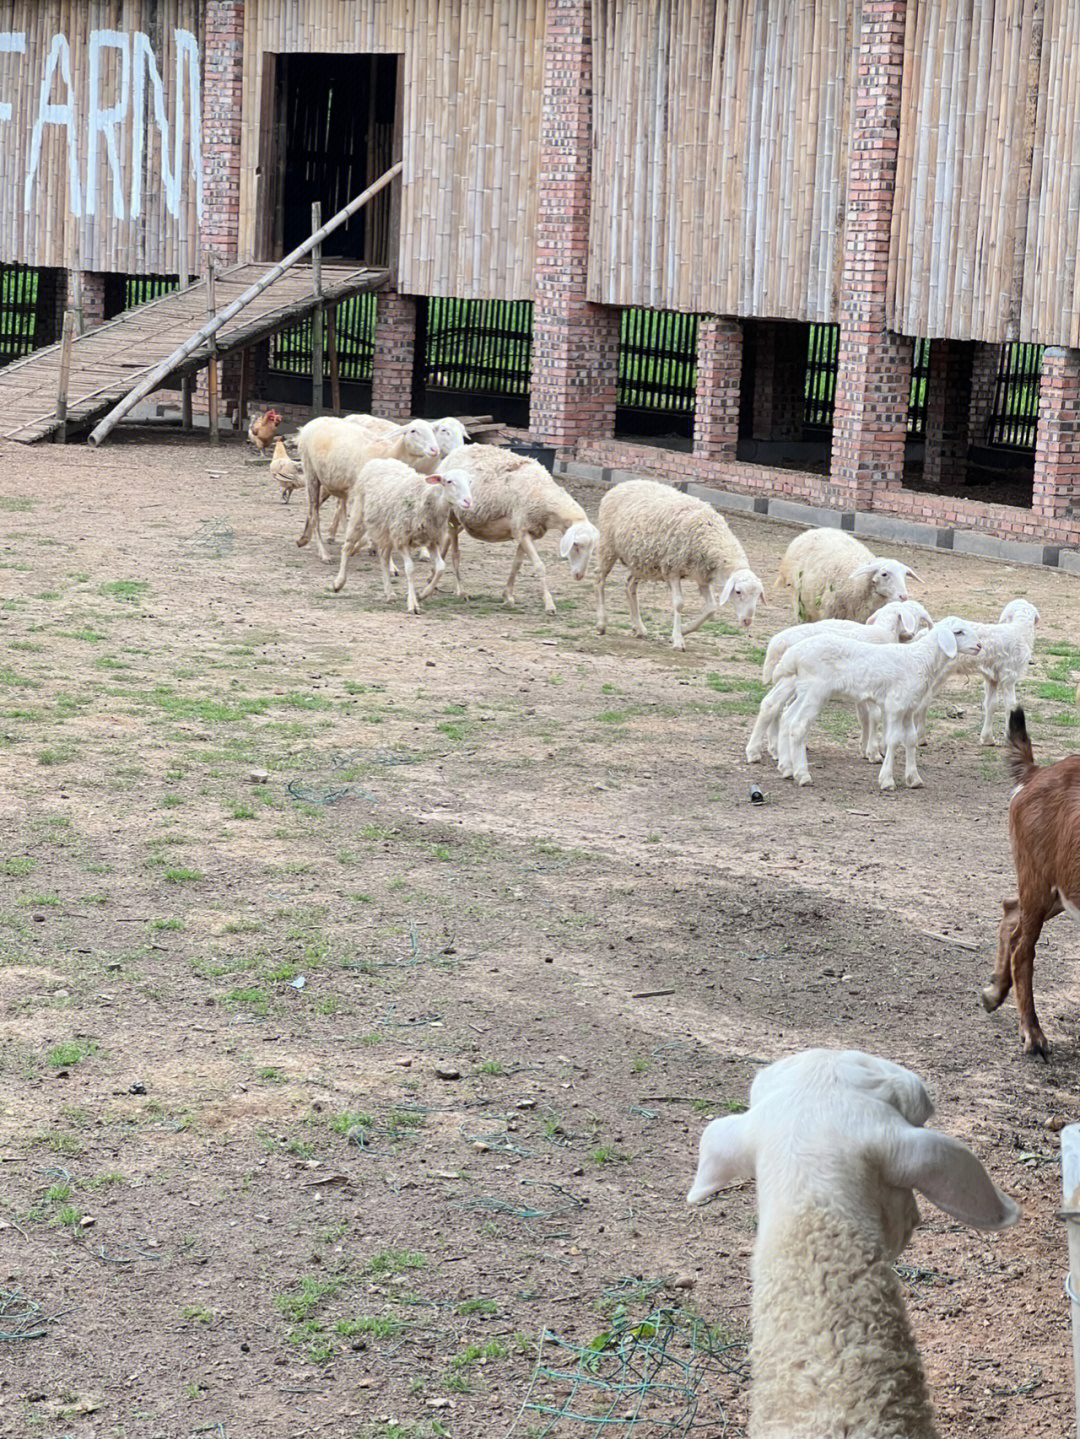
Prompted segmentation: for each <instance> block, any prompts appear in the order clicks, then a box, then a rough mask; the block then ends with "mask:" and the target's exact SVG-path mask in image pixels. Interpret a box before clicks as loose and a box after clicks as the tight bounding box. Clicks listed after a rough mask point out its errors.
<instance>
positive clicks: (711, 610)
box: [683, 585, 719, 639]
mask: <svg viewBox="0 0 1080 1439" xmlns="http://www.w3.org/2000/svg"><path fill="white" fill-rule="evenodd" d="M698 589H699V590H700V591H701V597H702V599H703V600H704V601H705V608H704V609H703V610H702V611H701V614H699V615H698V617H697V619H696V620H692V621H691V622H690V624H688V625H686V626H685V627H684V628H683V638H684V639H685V638H686V636H687V635H692V634H693V633H694V631H695V630H697V629H700V628H701V626H702V625H703V624H704V623H705V621H706V620H711V619H712V617H713V615H714V614H716V611H717V609H718V608H719V605H718V604H717V599H716V591H715V590H714V589H713V587H712V585H698Z"/></svg>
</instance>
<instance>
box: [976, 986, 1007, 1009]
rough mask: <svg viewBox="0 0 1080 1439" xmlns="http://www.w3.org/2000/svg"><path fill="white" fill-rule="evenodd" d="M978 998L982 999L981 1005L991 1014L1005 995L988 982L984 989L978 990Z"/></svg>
mask: <svg viewBox="0 0 1080 1439" xmlns="http://www.w3.org/2000/svg"><path fill="white" fill-rule="evenodd" d="M979 998H980V999H981V1000H982V1007H983V1009H985V1010H986V1012H987V1014H993V1012H994V1010H995V1009H997V1008H998V1006H999V1005H1000V1004H1001V1001H1002V1000H1003V999H1004V998H1005V996H1004V995H1003V994H999V993H998V991H997V987H996V986H995V985H993V984H988V985H987V986H986V988H985V989H981V990H980V991H979Z"/></svg>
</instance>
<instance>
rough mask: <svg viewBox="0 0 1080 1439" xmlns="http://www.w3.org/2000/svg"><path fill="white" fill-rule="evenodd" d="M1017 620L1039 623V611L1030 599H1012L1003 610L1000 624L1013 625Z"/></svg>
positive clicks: (1031, 623) (1026, 622)
mask: <svg viewBox="0 0 1080 1439" xmlns="http://www.w3.org/2000/svg"><path fill="white" fill-rule="evenodd" d="M1017 620H1020V621H1022V622H1023V623H1025V624H1030V625H1037V624H1038V623H1039V611H1038V610H1037V609H1036V608H1035V606H1034V605H1033V604H1032V603H1031V602H1030V600H1010V601H1009V603H1008V604H1007V605H1006V606H1005V608H1004V609H1003V610H1002V611H1001V615H1000V617H999V619H998V624H999V625H1011V624H1015V623H1016V622H1017Z"/></svg>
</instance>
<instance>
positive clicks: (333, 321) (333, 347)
mask: <svg viewBox="0 0 1080 1439" xmlns="http://www.w3.org/2000/svg"><path fill="white" fill-rule="evenodd" d="M326 353H327V357H328V358H329V360H330V404H331V406H332V408H333V411H334V414H335V415H340V414H341V376H340V374H339V373H338V357H337V306H336V305H331V306H330V307H329V309H328V310H327V312H326Z"/></svg>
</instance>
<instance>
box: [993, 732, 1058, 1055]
mask: <svg viewBox="0 0 1080 1439" xmlns="http://www.w3.org/2000/svg"><path fill="white" fill-rule="evenodd" d="M1009 769H1010V770H1011V771H1012V777H1013V779H1014V780H1015V782H1016V789H1015V790H1014V791H1013V796H1012V799H1011V800H1010V801H1009V844H1010V846H1011V848H1012V857H1013V865H1014V866H1015V868H1016V886H1017V896H1016V898H1015V899H1007V900H1005V901H1004V904H1003V908H1004V911H1005V913H1004V915H1003V916H1002V919H1001V925H1000V927H999V929H998V946H997V963H996V965H995V966H994V977H993V979H992V980H991V982H990V983H989V984H988V985H987V986H986V988H985V989H984V990H983V991H982V1002H983V1006H984V1007H985V1009H986V1010H987V1011H988V1012H991V1011H993V1010H995V1009H997V1007H998V1005H999V1004H1001V1002H1002V1000H1003V999H1004V998H1005V996H1006V995H1007V994H1008V992H1009V990H1010V989H1012V988H1013V987H1014V986H1015V990H1016V1008H1017V1010H1018V1012H1019V1015H1020V1038H1021V1039H1022V1040H1023V1044H1024V1050H1025V1052H1026V1053H1027V1054H1040V1055H1042V1057H1043V1058H1044V1059H1045V1058H1046V1056H1047V1055H1048V1054H1049V1053H1050V1044H1049V1041H1048V1040H1047V1038H1046V1036H1045V1035H1044V1034H1043V1032H1042V1028H1041V1026H1040V1024H1039V1019H1038V1015H1037V1014H1036V1013H1035V995H1034V991H1033V988H1032V971H1033V970H1034V967H1035V946H1036V945H1037V944H1038V942H1039V935H1040V934H1041V933H1042V928H1043V925H1044V924H1045V923H1046V921H1047V920H1048V919H1053V918H1054V916H1055V915H1058V914H1062V913H1064V912H1065V911H1066V910H1067V911H1068V912H1069V914H1070V915H1072V917H1073V918H1074V919H1076V918H1078V917H1080V755H1075V754H1074V755H1069V756H1068V758H1066V759H1063V760H1058V762H1057V764H1049V765H1037V764H1036V763H1035V755H1034V752H1033V750H1032V748H1031V740H1030V739H1029V738H1028V732H1027V724H1026V723H1025V720H1024V711H1023V710H1022V709H1014V710H1013V712H1012V713H1011V714H1010V715H1009Z"/></svg>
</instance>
